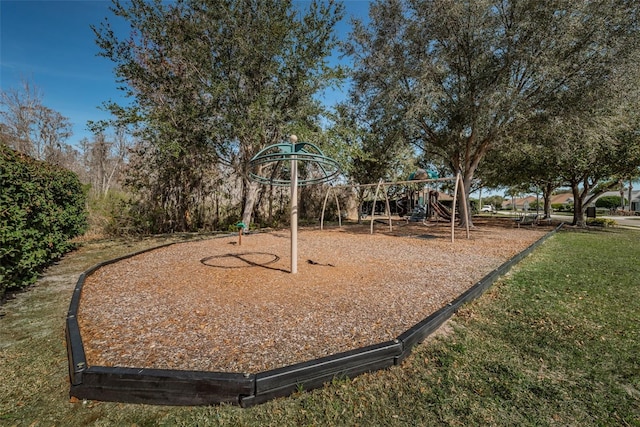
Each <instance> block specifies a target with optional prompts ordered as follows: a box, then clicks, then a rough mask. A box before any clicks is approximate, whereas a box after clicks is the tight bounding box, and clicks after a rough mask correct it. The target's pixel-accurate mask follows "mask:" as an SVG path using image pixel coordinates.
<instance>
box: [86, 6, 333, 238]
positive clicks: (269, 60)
mask: <svg viewBox="0 0 640 427" xmlns="http://www.w3.org/2000/svg"><path fill="white" fill-rule="evenodd" d="M112 10H113V12H114V13H115V14H116V15H117V16H119V17H122V18H124V19H126V20H127V21H128V22H129V24H130V26H131V29H132V35H131V37H127V38H119V37H118V35H116V34H115V33H114V31H113V30H112V29H111V27H110V26H109V23H108V21H107V22H105V23H104V24H103V25H102V26H101V27H100V28H94V31H95V33H96V36H97V43H98V45H99V47H100V49H101V53H100V54H101V55H102V56H105V57H107V58H109V59H111V60H112V61H113V62H114V63H115V64H116V66H115V73H116V76H117V77H118V79H119V81H121V82H122V83H124V86H123V89H124V90H125V93H126V94H127V95H128V96H129V97H130V98H131V99H132V100H133V104H132V105H131V106H128V107H123V106H119V105H114V104H109V105H108V108H110V110H111V111H112V112H113V113H114V115H115V116H116V117H118V119H119V120H122V121H124V122H127V123H138V124H139V125H142V126H141V128H140V129H141V139H142V140H144V143H143V144H144V147H143V148H141V149H142V151H143V152H144V156H146V158H147V160H148V161H152V163H153V164H154V166H155V167H157V168H159V169H158V170H156V171H154V175H155V176H154V175H151V176H149V175H148V176H147V177H146V178H147V179H145V180H142V181H140V182H145V181H146V182H148V184H145V185H152V186H154V188H155V189H154V190H153V191H150V192H147V194H148V195H151V194H154V195H156V196H158V197H155V196H154V197H155V200H157V201H158V202H162V203H164V204H163V205H160V206H157V207H158V208H160V209H164V210H166V208H170V209H168V211H169V212H171V216H172V218H171V220H172V221H173V223H175V225H176V229H187V228H189V224H188V221H187V218H188V217H189V216H191V213H190V212H193V211H194V210H196V209H197V205H198V203H200V202H201V199H200V198H198V197H196V195H197V194H200V193H201V192H202V190H203V189H202V188H201V187H200V186H199V185H198V182H199V180H198V176H200V175H201V174H203V173H205V170H206V169H207V167H212V168H213V169H216V168H217V167H218V166H219V165H220V164H223V165H226V166H227V167H231V168H233V169H234V170H235V172H236V174H237V176H238V177H239V179H240V182H241V185H242V194H243V197H242V199H243V203H242V205H243V207H242V210H243V214H242V221H243V222H244V223H245V224H249V223H250V219H251V216H252V213H253V212H254V206H255V204H256V201H257V200H258V194H259V191H260V186H258V185H257V184H255V183H253V182H251V181H250V180H249V177H248V173H247V172H248V167H249V160H250V159H251V157H252V156H253V155H255V154H256V153H257V152H258V151H259V150H260V149H262V148H264V147H265V146H267V145H269V144H272V143H275V142H280V141H281V140H282V139H283V138H284V137H285V136H286V134H287V133H294V132H295V133H297V134H298V135H299V136H301V137H302V138H304V136H305V135H306V134H309V133H311V132H312V131H313V130H314V128H316V127H317V118H318V117H319V115H320V114H322V112H323V107H322V105H321V104H320V102H319V101H318V100H317V99H315V98H314V95H315V94H317V93H318V92H319V91H321V90H322V89H324V88H325V87H327V86H328V85H330V84H332V83H333V82H334V81H336V79H338V78H340V77H341V75H342V71H341V68H340V67H336V66H331V65H330V64H329V63H328V62H327V58H328V56H329V55H330V54H331V53H332V50H333V49H334V47H335V46H336V39H335V36H334V35H333V28H334V26H335V24H336V22H338V20H339V19H340V18H341V16H342V15H341V14H342V7H341V6H340V5H338V4H336V3H335V2H333V1H330V2H328V3H325V2H317V1H313V2H311V4H310V5H309V7H308V9H307V10H304V11H303V10H300V9H296V8H294V7H293V5H292V3H290V2H281V1H277V0H268V1H258V0H242V1H225V0H216V1H204V0H178V1H176V2H172V3H170V4H167V3H165V2H163V1H160V0H154V1H153V2H146V1H143V0H133V1H131V2H127V3H126V4H125V3H122V2H120V1H118V0H114V6H113V8H112ZM152 159H153V160H152ZM203 162H204V164H203ZM212 165H213V166H212ZM149 177H153V178H155V179H157V180H159V184H157V185H156V184H154V181H149ZM138 185H141V184H138ZM159 192H164V193H165V194H159ZM167 203H168V205H167Z"/></svg>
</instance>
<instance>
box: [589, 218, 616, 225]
mask: <svg viewBox="0 0 640 427" xmlns="http://www.w3.org/2000/svg"><path fill="white" fill-rule="evenodd" d="M587 225H590V226H595V227H615V226H616V222H615V221H614V220H613V219H609V218H587Z"/></svg>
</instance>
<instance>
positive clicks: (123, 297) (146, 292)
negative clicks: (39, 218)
mask: <svg viewBox="0 0 640 427" xmlns="http://www.w3.org/2000/svg"><path fill="white" fill-rule="evenodd" d="M475 225H476V227H475V228H474V230H473V232H472V233H471V238H470V239H466V238H459V239H456V241H455V243H452V242H451V239H450V233H451V228H450V226H449V225H448V224H446V223H430V224H426V225H425V224H422V223H404V224H400V225H398V226H394V229H393V231H389V230H388V229H387V228H386V227H385V226H384V225H377V226H376V227H377V229H376V232H375V233H374V234H370V229H369V225H368V224H366V225H364V224H363V225H356V224H351V225H345V226H343V227H337V226H331V227H327V228H325V229H324V230H319V229H318V228H308V229H300V231H299V234H298V241H299V253H298V259H299V267H298V268H299V269H298V272H297V274H295V275H294V274H290V272H289V261H290V260H289V244H290V233H289V231H287V230H284V231H274V232H269V233H255V234H249V235H245V236H243V238H242V241H241V244H239V243H240V242H239V241H238V236H235V235H232V236H225V237H220V238H212V239H209V240H203V241H196V242H187V243H178V244H174V245H171V246H166V247H162V248H159V249H155V250H152V251H150V252H145V253H142V254H139V255H136V256H133V257H130V258H125V259H123V260H120V261H118V262H115V263H113V264H109V265H105V266H103V267H101V268H99V269H98V270H96V271H95V272H94V273H93V274H91V275H89V276H87V278H86V280H85V283H84V287H83V290H82V299H81V302H80V305H79V310H78V322H79V325H80V331H81V335H82V340H83V343H84V349H85V352H86V358H87V364H88V365H89V366H119V367H135V368H157V369H180V370H197V371H215V372H235V373H255V372H260V371H265V370H270V369H275V368H279V367H283V366H287V365H292V364H295V363H300V362H304V361H309V360H312V359H317V358H321V357H324V356H328V355H331V354H335V353H339V352H345V351H348V350H351V349H355V348H360V347H365V346H368V345H373V344H376V343H381V342H385V341H389V340H393V339H394V338H395V337H397V336H398V335H400V334H402V333H403V332H404V331H406V330H407V329H409V328H410V327H412V326H413V325H415V324H416V323H418V322H420V321H422V320H423V319H425V318H426V317H428V316H429V315H430V314H431V313H433V312H434V311H436V310H437V309H439V308H441V307H442V306H444V305H446V304H447V303H448V302H450V301H452V300H453V299H455V298H456V297H457V296H459V295H460V294H461V293H463V292H464V291H466V290H467V289H468V288H470V287H471V286H472V285H473V284H474V283H476V282H477V281H478V280H480V279H481V278H483V277H484V276H485V275H487V274H488V273H490V272H491V271H492V270H493V269H495V268H497V267H498V266H500V265H501V264H503V263H504V262H505V261H507V260H508V259H510V258H511V257H513V256H514V255H516V254H517V253H519V252H520V251H522V250H524V249H525V248H527V247H528V246H529V245H531V244H532V243H533V242H535V241H537V240H538V239H540V238H541V237H542V236H543V235H544V234H545V233H547V232H549V231H550V230H552V226H538V227H522V228H517V227H516V226H515V225H514V224H513V222H512V221H508V220H507V221H500V220H494V219H487V220H478V221H476V224H475ZM456 233H460V234H461V236H462V235H463V234H464V232H463V231H462V230H456Z"/></svg>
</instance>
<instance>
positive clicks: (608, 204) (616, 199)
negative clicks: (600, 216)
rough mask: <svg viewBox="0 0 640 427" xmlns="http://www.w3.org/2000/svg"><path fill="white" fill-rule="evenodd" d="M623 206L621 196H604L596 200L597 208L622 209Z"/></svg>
mask: <svg viewBox="0 0 640 427" xmlns="http://www.w3.org/2000/svg"><path fill="white" fill-rule="evenodd" d="M625 203H626V200H625ZM621 204H622V203H621V198H620V196H602V197H600V198H599V199H598V200H596V208H607V209H615V208H618V207H620V206H621Z"/></svg>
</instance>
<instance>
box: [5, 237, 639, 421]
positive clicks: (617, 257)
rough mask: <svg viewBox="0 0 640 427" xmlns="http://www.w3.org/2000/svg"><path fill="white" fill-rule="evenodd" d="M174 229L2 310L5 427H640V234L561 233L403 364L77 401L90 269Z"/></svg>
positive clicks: (83, 253) (69, 267)
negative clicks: (200, 392) (291, 384)
mask: <svg viewBox="0 0 640 427" xmlns="http://www.w3.org/2000/svg"><path fill="white" fill-rule="evenodd" d="M161 241H166V240H164V239H148V240H142V241H136V242H94V243H89V244H86V245H84V246H83V247H82V248H81V249H80V250H79V251H76V252H75V253H73V254H70V255H69V256H67V257H66V258H65V259H63V260H62V261H61V262H60V263H59V264H58V265H55V266H53V267H51V268H50V269H49V270H48V271H47V273H46V274H45V276H44V277H43V278H42V279H41V280H40V281H39V282H38V284H37V285H36V286H35V287H33V288H32V289H30V290H29V291H27V292H24V293H21V294H18V295H17V296H16V298H15V299H13V300H11V301H8V302H7V303H6V304H5V305H4V306H2V307H0V313H1V314H0V315H1V316H2V317H0V425H7V426H14V425H15V426H36V425H37V426H53V425H55V426H85V425H97V426H111V425H117V426H147V425H149V426H152V425H153V426H155V425H167V426H173V425H178V426H193V425H198V426H208V425H211V426H215V425H234V426H235V425H240V426H262V425H273V426H276V425H277V426H283V425H284V426H299V425H317V426H324V425H346V426H353V425H362V426H380V425H398V426H405V425H419V426H422V425H424V426H430V425H465V426H466V425H562V426H566V425H575V426H585V425H600V426H601V425H616V426H617V425H623V426H624V425H631V426H640V321H639V319H640V232H637V231H630V230H610V231H599V232H579V231H570V232H561V233H558V234H557V235H556V236H554V237H552V238H551V239H549V240H548V241H547V242H546V243H544V244H543V245H542V246H541V247H540V248H538V249H537V250H536V251H535V252H534V253H533V254H532V255H531V256H529V257H527V258H526V259H525V260H524V261H523V262H522V263H521V264H520V265H519V266H517V267H516V268H515V269H513V270H512V272H511V274H509V275H508V276H507V277H505V278H503V279H501V280H500V281H499V282H497V283H496V284H495V285H494V286H493V287H492V288H491V289H490V290H489V291H488V292H487V293H486V294H485V295H483V296H482V297H481V298H480V299H479V300H476V301H475V302H474V303H472V304H469V305H467V306H465V307H464V308H463V309H462V310H461V311H459V312H458V314H457V315H456V316H454V318H453V321H452V322H450V323H449V325H448V331H446V333H443V334H439V336H438V337H436V338H431V339H429V340H428V341H427V342H425V343H423V344H421V345H419V346H417V347H416V348H415V349H414V351H413V353H412V355H411V356H410V357H408V358H407V359H406V360H405V361H404V363H403V364H402V365H401V366H397V367H393V368H391V369H387V370H384V371H379V372H375V373H371V374H366V375H362V376H359V377H357V378H355V379H347V378H342V379H336V380H334V381H333V382H332V383H331V384H328V385H327V386H325V387H324V388H322V389H319V390H315V391H312V392H304V391H301V392H300V393H296V394H295V395H294V396H292V397H290V398H283V399H278V400H275V401H271V402H268V403H266V404H263V405H260V406H257V407H253V408H249V409H241V408H238V407H232V406H214V407H161V406H148V405H131V404H120V403H105V402H71V401H70V400H69V398H68V378H67V359H66V351H65V344H64V330H63V328H64V319H65V316H66V311H67V309H68V304H69V301H70V297H71V293H72V290H73V287H74V285H75V280H76V279H77V277H78V275H79V273H80V272H81V271H83V270H85V269H87V268H88V267H90V266H91V265H94V264H95V263H97V262H99V261H101V260H104V259H109V258H113V257H115V256H117V255H121V254H125V253H130V252H133V251H135V250H138V249H142V248H144V247H149V246H154V245H157V244H159V243H161Z"/></svg>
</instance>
